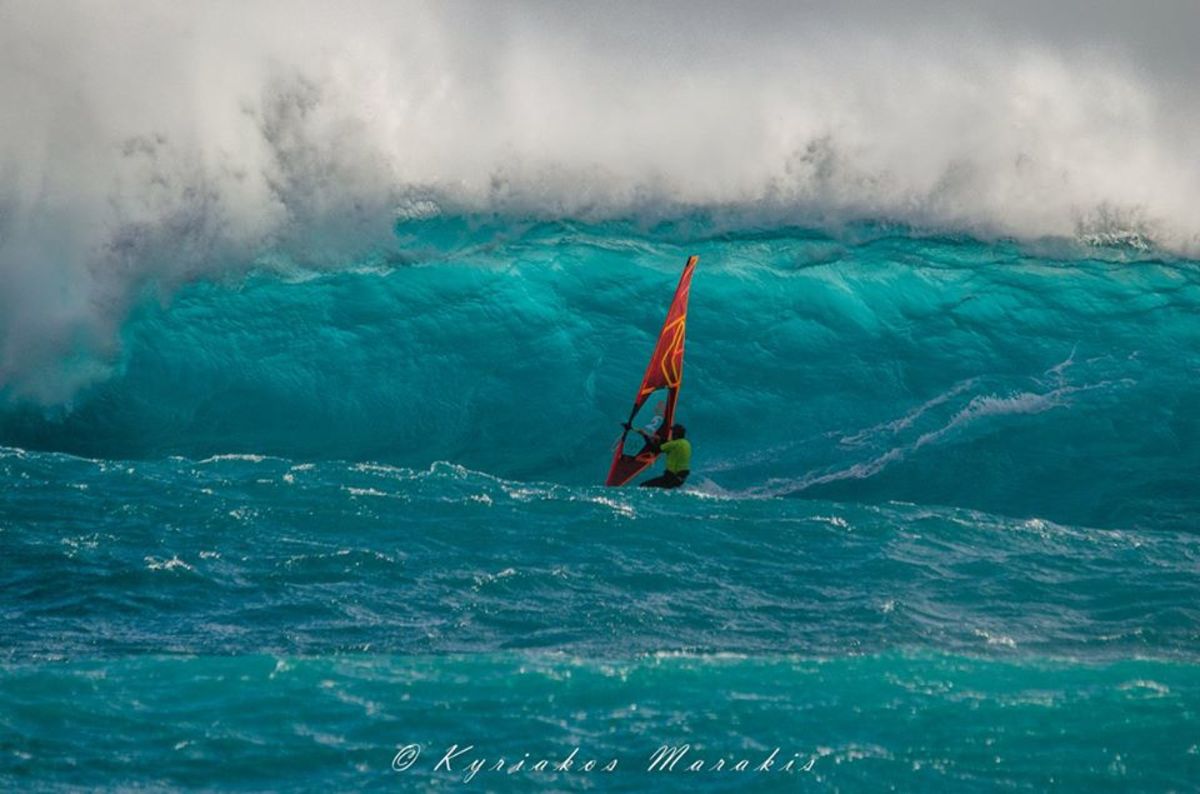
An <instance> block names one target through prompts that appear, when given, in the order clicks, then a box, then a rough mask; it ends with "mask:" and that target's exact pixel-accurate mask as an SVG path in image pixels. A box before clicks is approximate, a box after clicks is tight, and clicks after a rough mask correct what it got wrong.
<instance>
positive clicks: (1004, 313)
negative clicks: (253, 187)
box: [0, 218, 1200, 527]
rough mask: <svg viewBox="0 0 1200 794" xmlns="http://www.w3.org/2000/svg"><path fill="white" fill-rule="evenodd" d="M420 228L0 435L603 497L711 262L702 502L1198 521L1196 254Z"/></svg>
mask: <svg viewBox="0 0 1200 794" xmlns="http://www.w3.org/2000/svg"><path fill="white" fill-rule="evenodd" d="M398 233H399V235H400V238H401V239H402V240H403V241H404V243H405V245H406V247H408V248H409V249H410V250H415V251H421V252H422V254H421V255H420V256H419V257H417V256H414V257H411V258H410V259H409V260H408V261H406V262H399V261H373V262H366V263H363V264H361V265H360V266H358V267H354V268H351V269H349V270H343V271H337V272H332V273H323V272H320V271H311V270H306V271H296V270H293V271H292V272H291V273H290V274H284V275H280V274H278V273H274V274H271V273H264V274H260V275H257V276H253V277H250V278H248V279H245V280H242V281H237V282H234V283H229V282H220V283H212V282H200V283H196V284H193V285H191V286H188V287H187V288H185V289H183V290H182V291H181V292H180V293H179V294H178V295H177V296H175V298H174V300H173V301H172V302H170V303H169V304H163V303H161V302H160V301H158V300H156V299H154V298H153V297H148V298H147V299H145V300H143V301H142V302H141V303H139V304H138V305H137V308H136V310H135V311H134V312H133V314H132V316H131V318H130V320H129V321H128V322H127V323H126V324H125V326H124V327H123V329H122V331H121V336H120V347H121V353H120V357H119V359H118V360H117V363H116V364H115V366H114V368H113V371H112V373H111V374H110V376H109V377H108V378H107V379H106V380H104V381H102V382H100V383H98V384H96V385H94V386H93V387H91V388H90V389H88V390H86V391H84V392H82V393H80V394H79V395H77V397H76V399H75V401H74V403H73V405H72V406H71V408H70V410H68V411H64V410H62V409H59V410H51V411H47V410H45V409H43V408H40V407H36V406H30V405H29V404H19V403H18V404H11V405H10V406H9V407H8V408H7V409H5V410H4V411H3V413H0V434H2V435H0V438H3V440H4V442H5V443H8V444H10V445H13V446H18V447H22V448H29V449H41V450H49V451H60V452H69V453H72V454H77V455H83V456H88V457H94V458H106V459H113V458H118V459H120V458H158V457H162V456H167V455H182V456H186V457H190V458H197V459H198V458H205V457H208V456H211V455H216V454H227V453H250V454H266V455H275V456H280V457H285V458H293V459H302V460H349V461H363V460H372V461H378V462H382V463H387V464H390V465H397V466H407V467H415V468H426V467H428V466H429V465H430V464H431V463H432V462H434V461H438V460H450V461H454V462H455V463H458V464H461V465H464V466H467V467H468V468H470V469H473V470H479V471H486V472H489V473H491V474H494V475H495V476H499V477H503V478H515V479H535V480H546V481H553V482H560V483H565V484H575V485H584V484H590V483H596V482H599V481H601V480H602V478H603V473H604V471H605V467H606V465H607V458H608V455H609V452H608V450H609V446H610V445H611V443H612V441H613V436H614V435H615V431H616V429H617V428H616V425H617V422H619V421H621V420H622V419H623V417H624V413H625V411H626V410H627V406H628V405H629V402H630V400H631V399H632V393H633V391H634V389H635V388H636V385H637V383H638V380H639V378H640V375H641V372H642V369H643V368H644V366H645V358H646V356H648V355H649V351H650V349H651V348H652V347H653V339H654V334H656V333H657V331H658V328H659V325H660V324H661V322H662V314H663V312H664V306H665V302H666V300H667V299H668V298H669V296H670V292H671V289H672V288H673V285H674V281H675V278H676V276H677V272H678V267H680V266H681V263H682V262H683V260H684V259H685V256H686V253H688V252H693V251H694V252H696V253H699V254H700V255H701V265H700V270H699V271H698V275H697V277H696V284H695V290H694V294H693V297H692V305H691V314H690V319H689V340H688V352H687V365H686V367H687V368H686V373H685V384H684V391H683V397H682V402H681V414H680V416H681V418H682V419H683V420H684V421H685V422H686V423H688V424H689V426H690V427H691V430H692V434H693V438H694V439H695V445H696V450H697V453H696V454H697V462H696V467H695V468H696V469H697V483H698V485H699V487H701V488H702V489H704V490H707V491H710V492H713V493H725V492H728V493H734V494H740V495H743V496H789V495H794V496H804V497H811V498H833V499H841V500H853V501H867V502H882V501H887V500H902V501H908V502H913V503H918V504H947V505H957V506H962V507H969V508H976V509H982V510H986V511H990V512H996V513H1001V514H1005V515H1015V516H1025V517H1030V516H1036V517H1041V518H1047V519H1051V520H1055V521H1063V522H1067V523H1073V524H1082V525H1091V526H1099V527H1123V526H1131V525H1134V526H1145V527H1156V526H1164V527H1182V526H1185V525H1187V524H1188V522H1189V521H1190V518H1189V516H1191V515H1194V514H1195V510H1196V508H1197V503H1196V496H1195V490H1194V488H1193V487H1192V483H1193V482H1194V480H1195V478H1196V475H1197V473H1200V452H1198V451H1197V450H1200V444H1198V443H1197V442H1200V423H1198V422H1197V419H1196V414H1195V412H1194V411H1193V410H1191V407H1190V406H1191V405H1193V404H1194V403H1195V401H1196V399H1197V397H1198V396H1200V395H1198V394H1197V387H1196V382H1195V378H1194V373H1195V371H1196V369H1197V367H1198V366H1200V360H1198V357H1197V353H1196V351H1197V350H1198V349H1200V344H1198V342H1200V340H1198V339H1197V326H1196V324H1195V322H1194V319H1193V318H1194V317H1195V313H1196V311H1197V309H1198V308H1200V270H1197V268H1196V265H1195V263H1192V262H1187V261H1166V260H1162V259H1152V260H1145V261H1129V257H1128V256H1127V255H1125V254H1121V252H1119V251H1118V252H1113V251H1111V250H1109V251H1107V252H1106V251H1103V250H1098V249H1094V250H1092V252H1091V253H1090V257H1091V258H1083V259H1080V258H1070V257H1072V256H1073V257H1078V256H1079V251H1078V249H1074V248H1071V249H1064V250H1061V251H1053V250H1050V251H1047V250H1042V251H1030V250H1028V249H1025V248H1021V247H1019V246H1017V245H1015V244H983V243H979V242H974V241H971V240H969V239H954V238H920V237H914V236H911V235H907V234H904V233H902V232H894V233H889V232H887V231H886V230H881V229H878V228H874V229H872V228H862V229H859V230H857V232H854V233H853V234H851V233H850V232H848V233H847V234H845V235H842V236H841V237H831V236H829V235H825V234H819V233H811V232H804V231H803V230H794V229H792V230H788V229H783V230H775V231H771V232H762V233H755V234H750V233H740V234H731V233H723V232H721V233H711V220H704V219H696V220H695V221H694V222H693V223H683V222H680V223H675V224H667V225H662V226H659V227H657V228H656V229H655V230H650V231H640V232H639V231H637V230H635V229H632V228H631V227H630V226H629V224H604V225H593V226H581V225H579V224H574V223H563V222H560V223H536V224H535V223H528V224H524V225H513V224H507V223H503V224H502V223H492V224H489V223H487V222H486V220H481V219H477V218H476V219H467V218H440V219H436V220H428V221H421V222H410V223H407V224H401V225H400V226H399V227H398ZM854 235H857V237H854ZM1085 255H1087V251H1086V250H1085ZM1103 255H1107V256H1108V258H1101V256H1103Z"/></svg>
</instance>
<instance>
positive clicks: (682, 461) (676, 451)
mask: <svg viewBox="0 0 1200 794" xmlns="http://www.w3.org/2000/svg"><path fill="white" fill-rule="evenodd" d="M638 433H640V434H641V435H642V438H644V439H646V443H647V444H649V445H650V447H651V448H652V449H653V450H654V451H655V452H665V453H667V467H666V471H664V472H663V473H662V474H661V475H660V476H658V477H655V478H653V479H650V480H646V481H645V482H644V483H642V486H641V487H643V488H678V487H679V486H681V485H683V483H684V481H685V480H687V477H688V474H689V473H690V470H689V468H688V467H689V466H691V463H692V442H690V441H688V440H687V438H685V436H686V435H687V428H685V427H684V426H683V425H680V424H675V425H671V439H670V440H669V441H663V440H662V438H661V436H660V435H659V434H658V433H656V434H655V435H650V434H649V433H647V432H645V431H644V430H638Z"/></svg>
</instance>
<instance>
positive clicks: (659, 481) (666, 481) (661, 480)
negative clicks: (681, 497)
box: [641, 472, 675, 488]
mask: <svg viewBox="0 0 1200 794" xmlns="http://www.w3.org/2000/svg"><path fill="white" fill-rule="evenodd" d="M673 482H675V478H674V477H672V476H671V473H670V472H667V473H666V474H662V475H659V476H658V477H655V478H654V479H651V480H646V481H645V482H644V483H642V484H641V487H642V488H674V487H675V486H674V485H672V483H673Z"/></svg>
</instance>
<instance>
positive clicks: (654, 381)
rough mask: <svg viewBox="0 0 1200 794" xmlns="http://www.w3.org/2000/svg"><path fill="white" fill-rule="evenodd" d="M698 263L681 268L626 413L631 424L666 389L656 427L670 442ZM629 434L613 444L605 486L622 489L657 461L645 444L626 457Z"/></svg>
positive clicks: (695, 259)
mask: <svg viewBox="0 0 1200 794" xmlns="http://www.w3.org/2000/svg"><path fill="white" fill-rule="evenodd" d="M698 261H700V257H698V256H691V257H688V261H687V264H686V265H684V267H683V275H682V276H680V277H679V286H677V287H676V288H675V297H674V298H673V299H672V300H671V308H670V309H668V310H667V319H666V321H665V322H663V327H662V331H661V332H660V333H659V335H658V344H656V345H655V346H654V353H653V355H651V356H650V364H649V365H648V366H647V367H646V374H645V376H643V378H642V385H641V387H640V388H639V389H638V393H637V397H636V398H635V399H634V401H633V410H631V411H630V412H629V421H630V422H632V421H633V419H634V417H635V416H637V412H638V410H639V409H640V408H641V407H642V406H643V405H644V404H645V403H646V400H647V399H649V397H650V395H651V394H653V393H654V392H655V391H657V390H658V389H666V390H667V400H666V408H665V410H664V411H663V417H662V424H661V426H660V427H661V428H662V429H661V430H660V431H659V432H660V433H662V434H663V436H664V440H665V439H667V438H670V434H671V425H673V424H674V423H675V402H676V400H678V399H679V384H680V382H681V381H682V379H683V338H684V333H685V331H686V330H687V302H688V292H689V291H690V290H691V287H692V272H693V271H694V270H695V269H696V263H697V262H698ZM629 432H630V431H629V430H628V429H626V430H625V432H624V433H622V434H621V438H620V440H619V441H618V442H617V448H616V451H615V452H614V453H613V461H612V466H611V468H609V470H608V480H606V481H605V485H624V484H625V483H627V482H629V481H630V480H632V479H633V478H634V477H636V476H637V475H638V474H639V473H641V472H642V471H643V470H644V469H646V467H648V466H650V465H651V464H652V463H654V460H655V459H656V458H657V457H658V453H657V452H655V451H654V450H653V448H652V447H651V446H650V445H649V444H646V445H645V446H643V447H642V450H641V451H640V452H638V453H637V454H636V455H628V454H626V453H625V438H626V436H628V435H629Z"/></svg>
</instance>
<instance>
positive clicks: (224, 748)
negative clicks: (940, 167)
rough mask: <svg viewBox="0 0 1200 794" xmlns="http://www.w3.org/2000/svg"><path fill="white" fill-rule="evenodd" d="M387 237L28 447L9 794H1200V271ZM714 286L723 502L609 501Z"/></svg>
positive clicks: (801, 243)
mask: <svg viewBox="0 0 1200 794" xmlns="http://www.w3.org/2000/svg"><path fill="white" fill-rule="evenodd" d="M395 233H396V245H395V246H394V249H393V250H394V251H400V252H403V253H392V254H388V255H384V254H379V255H373V256H366V257H361V258H359V259H356V260H355V261H351V262H343V263H340V265H339V266H338V267H335V268H332V269H329V268H320V269H317V268H306V267H302V266H300V265H296V264H288V263H284V264H280V263H279V262H272V263H270V264H269V266H268V265H267V264H262V265H261V266H259V267H256V268H251V269H250V270H249V272H248V275H236V276H235V275H228V276H222V277H212V278H195V279H193V280H191V281H190V282H188V283H187V284H185V285H184V286H183V287H182V288H181V289H179V290H178V291H175V292H174V293H171V294H169V295H168V294H166V293H160V292H158V291H156V290H155V289H154V288H153V285H151V287H149V288H148V289H147V291H146V292H145V294H144V295H143V296H142V297H141V298H140V299H139V300H137V301H136V303H135V304H134V306H133V307H132V310H131V311H130V312H129V314H128V317H127V318H126V319H125V320H124V322H123V324H122V325H121V326H120V330H119V346H118V347H119V350H118V351H117V352H116V353H114V354H113V355H112V356H110V357H109V358H108V359H107V360H106V362H105V366H107V367H109V368H110V369H109V371H108V372H107V373H106V375H105V377H102V378H98V379H94V380H93V381H92V382H91V385H89V386H87V387H86V388H83V389H82V390H80V391H78V392H77V393H76V394H74V395H73V397H72V398H71V400H70V401H69V403H66V404H59V405H56V406H51V407H49V408H48V407H46V406H44V405H34V404H32V403H30V402H28V401H23V400H19V399H16V398H13V399H9V400H8V401H6V402H5V403H4V406H3V407H2V408H0V445H2V446H0V487H3V494H4V495H3V503H2V507H0V561H2V562H0V787H3V788H4V789H6V790H14V791H15V790H58V789H80V790H83V789H94V788H98V789H106V790H113V789H119V790H126V789H135V788H150V789H175V788H196V789H217V788H220V789H229V788H232V789H245V790H272V789H284V790H357V789H380V790H386V789H401V790H406V789H414V788H415V789H420V788H438V789H441V790H446V789H455V788H460V787H465V788H474V789H477V790H541V791H558V790H623V791H636V790H664V791H673V790H694V789H701V790H710V789H711V790H730V791H732V790H742V789H746V788H750V789H752V790H776V789H779V790H782V789H789V790H813V791H878V790H905V791H991V790H1017V791H1041V790H1047V789H1054V790H1062V791H1081V792H1093V791H1167V790H1175V791H1188V790H1195V787H1196V786H1197V782H1196V781H1198V780H1200V607H1198V606H1197V604H1198V602H1200V580H1198V578H1197V577H1198V574H1200V545H1198V544H1197V534H1196V531H1197V525H1196V517H1197V516H1198V515H1200V496H1198V495H1197V494H1198V492H1197V489H1196V482H1197V478H1198V476H1200V411H1198V410H1197V407H1196V406H1197V404H1198V398H1200V385H1198V383H1200V380H1198V378H1197V373H1198V372H1200V352H1198V351H1200V324H1198V323H1197V322H1196V316H1197V311H1198V310H1200V263H1198V262H1195V261H1189V260H1187V259H1180V258H1177V257H1174V256H1171V255H1168V254H1166V253H1163V252H1160V251H1156V250H1154V249H1151V248H1147V247H1146V246H1143V245H1139V244H1125V245H1117V246H1103V245H1086V244H1083V243H1075V242H1045V243H1020V244H1019V243H1016V242H1005V241H1000V242H987V241H980V240H977V239H973V238H971V237H967V236H930V235H926V234H920V233H917V232H914V231H912V230H911V229H907V228H905V227H893V226H888V225H858V226H851V227H843V228H840V229H838V230H836V231H818V230H814V229H810V228H800V227H787V226H780V227H766V228H758V227H756V228H751V229H747V228H744V227H739V226H737V225H734V226H733V227H732V228H729V227H726V226H723V225H720V224H717V223H716V222H714V221H713V220H712V219H711V218H705V217H689V218H684V219H681V220H675V221H671V222H663V223H659V224H657V225H652V224H646V223H637V222H615V221H614V222H608V223H591V224H586V223H581V222H575V221H553V222H548V221H537V222H535V221H528V222H524V221H520V220H514V219H512V218H498V217H491V216H488V217H476V216H453V215H451V216H445V217H438V218H432V219H428V220H424V221H412V222H405V223H401V224H399V225H398V226H397V227H396V229H395ZM1134 242H1135V243H1136V241H1134ZM1127 243H1128V241H1127ZM692 253H695V254H699V255H700V264H699V267H698V270H697V273H696V276H695V281H694V284H693V289H692V297H691V307H690V315H689V326H688V342H687V359H686V369H685V375H684V385H683V391H682V396H681V399H680V414H679V416H680V419H681V420H682V421H684V422H686V424H687V426H688V429H689V437H690V438H691V439H692V440H693V444H694V448H695V455H694V459H693V475H692V479H691V480H690V481H689V483H688V487H687V488H686V489H684V490H682V491H679V492H670V493H646V492H639V491H637V490H636V489H620V490H614V489H606V488H604V487H602V486H601V485H600V483H601V482H602V480H603V477H604V474H605V472H606V471H607V465H608V460H609V456H610V454H611V453H610V449H611V444H612V442H613V441H614V439H615V437H616V435H617V433H618V430H619V428H618V423H619V422H620V421H621V420H622V419H624V415H625V413H626V411H627V410H628V405H629V401H630V399H631V398H632V396H633V392H634V390H635V388H636V386H637V383H638V380H639V378H640V376H641V373H642V370H643V369H644V367H645V361H646V356H648V354H649V352H650V349H651V347H652V346H653V340H654V336H655V334H656V333H657V331H658V328H659V325H660V324H661V322H662V317H663V314H664V312H665V308H666V303H667V301H668V299H669V296H670V293H671V290H672V289H673V287H674V283H675V280H676V278H677V277H678V273H679V270H680V268H681V267H682V265H683V262H684V260H685V258H686V256H687V255H688V254H692ZM236 272H242V273H245V272H246V270H245V268H241V269H239V270H238V271H236ZM59 366H61V367H62V368H64V370H69V369H71V368H72V367H90V366H94V362H91V361H88V360H83V359H82V358H81V359H80V360H73V359H67V360H63V361H61V362H60V364H59ZM664 745H665V746H669V747H670V746H673V747H677V748H685V749H682V750H681V752H682V753H683V755H682V756H681V759H680V760H679V761H678V763H677V764H676V765H675V767H674V768H673V769H662V768H660V769H657V770H648V767H649V766H650V765H651V764H652V760H651V759H652V757H653V754H654V753H655V752H656V751H657V750H658V748H660V747H662V746H664ZM455 747H457V748H458V749H459V750H462V749H463V748H468V747H469V748H470V749H469V750H464V752H463V753H462V754H459V755H453V757H452V758H451V759H450V761H449V762H447V763H441V761H442V760H443V756H444V755H446V754H447V753H452V752H453V750H452V748H455ZM776 749H778V753H777V754H776V756H775V760H774V761H773V763H772V765H771V767H772V768H771V769H770V770H769V771H755V770H756V769H757V767H759V766H760V765H761V764H763V763H764V762H765V761H766V760H767V759H768V758H770V757H771V756H772V753H773V752H774V751H776ZM572 753H575V754H574V755H572ZM566 759H573V760H572V761H571V763H569V764H565V766H564V762H565V760H566ZM742 760H747V761H749V769H747V770H746V771H739V770H737V769H736V767H737V765H738V762H739V761H742ZM588 761H595V762H596V763H595V766H594V767H593V768H592V769H590V770H585V769H584V765H585V764H586V763H587V762H588ZM789 761H791V762H792V764H793V767H792V769H790V770H783V769H781V767H783V766H785V765H786V764H787V763H788V762H789ZM718 762H720V763H718ZM473 763H475V764H476V765H477V766H478V767H479V768H478V769H476V770H475V771H474V772H473V771H472V769H473V767H472V766H471V765H472V764H473ZM539 763H540V768H539ZM696 763H699V764H700V768H699V769H696V770H694V771H693V770H691V767H692V766H693V764H696ZM497 766H499V767H500V769H499V770H497V769H496V767H497ZM718 767H720V768H718Z"/></svg>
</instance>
